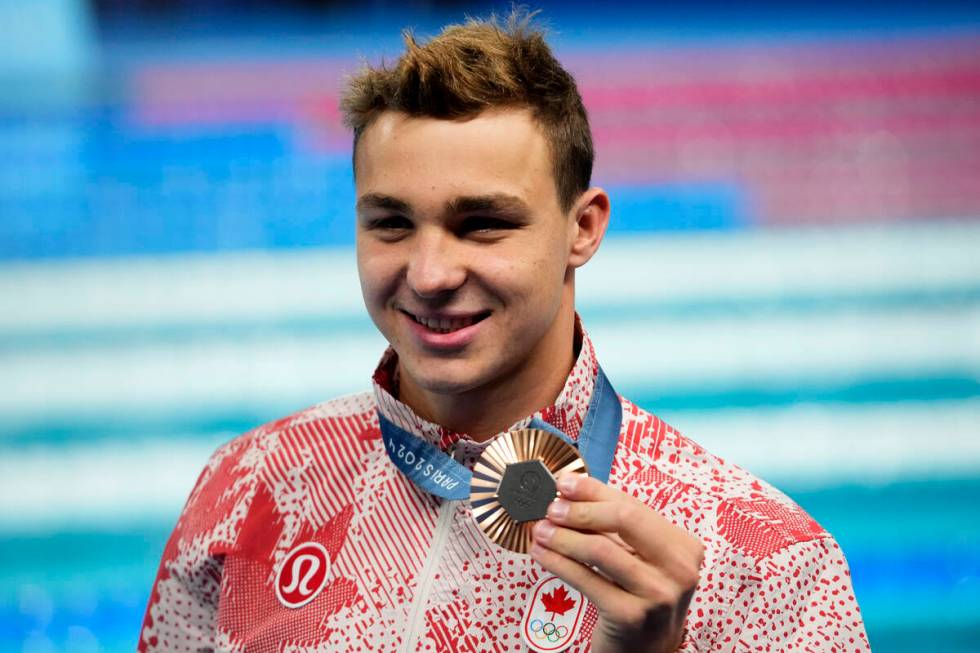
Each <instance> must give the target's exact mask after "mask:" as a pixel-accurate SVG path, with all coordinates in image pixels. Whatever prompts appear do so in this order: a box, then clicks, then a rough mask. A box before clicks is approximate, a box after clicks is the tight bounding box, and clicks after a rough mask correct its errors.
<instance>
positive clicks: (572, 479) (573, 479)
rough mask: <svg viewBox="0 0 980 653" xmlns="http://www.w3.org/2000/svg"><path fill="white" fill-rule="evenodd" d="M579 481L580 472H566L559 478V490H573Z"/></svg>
mask: <svg viewBox="0 0 980 653" xmlns="http://www.w3.org/2000/svg"><path fill="white" fill-rule="evenodd" d="M577 482H578V474H565V475H564V476H562V477H561V478H559V479H558V491H559V492H572V491H574V490H575V484H576V483H577Z"/></svg>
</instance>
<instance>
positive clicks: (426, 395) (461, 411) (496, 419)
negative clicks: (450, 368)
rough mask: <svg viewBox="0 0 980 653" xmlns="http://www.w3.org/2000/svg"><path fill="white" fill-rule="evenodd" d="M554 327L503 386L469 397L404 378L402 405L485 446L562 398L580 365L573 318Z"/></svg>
mask: <svg viewBox="0 0 980 653" xmlns="http://www.w3.org/2000/svg"><path fill="white" fill-rule="evenodd" d="M565 313H567V315H566V314H565ZM554 326H555V328H554V329H552V330H551V332H550V333H549V334H548V335H547V336H546V337H545V338H544V339H542V341H541V342H539V343H538V345H537V346H536V347H535V349H534V350H533V351H532V352H531V353H530V355H529V356H528V357H527V358H526V359H525V360H524V361H522V363H521V364H520V366H519V367H518V368H517V369H514V370H511V371H510V372H509V373H507V374H506V375H505V377H506V378H505V379H504V380H502V381H498V382H496V383H491V384H487V385H485V386H481V387H479V388H474V389H472V390H469V391H466V392H461V393H454V394H441V393H435V392H429V391H427V390H425V389H424V388H422V387H420V386H419V385H418V384H416V383H414V382H413V381H412V380H411V379H410V378H408V376H407V375H404V376H403V377H402V381H401V387H400V396H399V399H400V400H401V401H402V402H403V403H405V404H406V405H408V406H410V407H411V408H412V409H413V410H414V411H415V412H416V414H418V415H419V416H420V417H422V418H424V419H426V420H428V421H430V422H435V423H436V424H439V425H440V426H443V427H445V428H447V429H450V430H451V431H454V432H456V433H466V434H467V435H468V436H470V437H471V438H472V439H473V440H475V441H477V442H484V441H486V440H488V439H490V438H491V437H493V436H494V435H496V434H497V433H500V432H501V431H503V430H505V429H507V428H509V427H510V426H511V425H512V424H514V423H515V422H517V421H519V420H521V419H524V418H525V417H527V416H528V415H531V414H533V413H534V412H536V411H538V410H540V409H542V408H544V407H545V406H549V405H551V404H553V403H554V402H555V399H556V398H557V397H558V395H559V394H560V393H561V390H562V388H563V387H564V386H565V382H566V380H567V379H568V374H569V372H571V370H572V366H573V365H574V364H575V351H574V338H575V315H574V312H572V311H562V312H560V313H559V316H558V318H557V321H556V324H555V325H554Z"/></svg>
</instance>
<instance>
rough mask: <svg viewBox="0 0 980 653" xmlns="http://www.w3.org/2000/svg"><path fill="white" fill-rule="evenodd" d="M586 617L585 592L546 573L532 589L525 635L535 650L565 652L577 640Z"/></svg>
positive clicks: (548, 652)
mask: <svg viewBox="0 0 980 653" xmlns="http://www.w3.org/2000/svg"><path fill="white" fill-rule="evenodd" d="M584 618H585V598H584V597H583V596H582V593H581V592H579V591H578V590H577V589H575V588H574V587H572V586H571V585H569V584H567V583H565V582H564V581H563V580H562V579H560V578H558V577H557V576H544V577H543V578H542V579H541V580H539V581H538V583H537V584H536V585H535V586H534V588H533V589H532V590H531V594H530V599H529V600H528V604H527V607H526V608H525V609H524V619H523V620H522V621H521V634H522V635H523V636H524V641H525V642H526V643H527V645H528V646H529V647H530V648H531V650H532V651H537V653H551V652H553V651H561V650H563V649H565V648H567V647H568V645H569V644H571V643H572V641H574V640H575V637H576V636H577V635H578V631H579V628H580V627H581V625H582V620H583V619H584Z"/></svg>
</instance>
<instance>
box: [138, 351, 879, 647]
mask: <svg viewBox="0 0 980 653" xmlns="http://www.w3.org/2000/svg"><path fill="white" fill-rule="evenodd" d="M395 362H396V358H395V354H394V353H393V352H392V351H389V352H387V353H386V354H385V356H384V358H383V359H382V362H381V364H380V366H379V367H378V369H377V371H376V372H375V375H374V391H373V393H372V392H365V393H362V394H357V395H352V396H348V397H343V398H340V399H336V400H333V401H328V402H326V403H323V404H320V405H317V406H314V407H312V408H310V409H307V410H305V411H302V412H300V413H298V414H296V415H293V416H290V417H287V418H284V419H281V420H279V421H276V422H273V423H270V424H266V425H264V426H262V427H259V428H258V429H255V430H254V431H251V432H249V433H247V434H245V435H242V436H240V437H238V438H236V439H235V440H233V441H231V442H230V443H228V444H226V445H224V446H222V447H220V448H219V449H218V450H217V451H216V452H215V454H214V455H213V456H212V457H211V459H210V461H209V462H208V464H207V466H206V468H205V469H204V471H203V473H202V474H201V476H200V478H199V479H198V482H197V484H196V485H195V487H194V489H193V491H192V492H191V495H190V498H189V499H188V501H187V505H186V506H185V508H184V511H183V513H182V515H181V516H180V519H179V521H178V522H177V526H176V528H175V530H174V532H173V534H172V536H171V538H170V540H169V542H168V544H167V546H166V549H165V551H164V554H163V559H162V561H161V564H160V569H159V573H158V576H157V579H156V582H155V584H154V587H153V591H152V594H151V597H150V602H149V605H148V606H147V610H146V617H145V620H144V623H143V627H142V631H141V633H140V642H139V650H140V651H202V650H214V651H248V652H250V653H252V652H255V653H261V652H266V651H294V652H301V651H302V652H307V651H309V652H312V651H351V652H353V651H525V650H528V647H527V645H526V644H525V642H524V639H523V638H522V634H521V621H522V618H523V617H524V613H525V610H526V609H527V606H528V595H529V594H530V592H531V590H532V588H534V587H535V585H536V584H537V583H538V582H539V581H542V580H543V579H544V577H545V573H546V572H544V570H543V569H542V568H541V567H540V566H539V565H538V564H537V563H535V562H534V561H532V560H531V558H530V557H529V556H526V555H519V554H515V553H511V552H509V551H507V550H505V549H502V548H500V547H499V546H497V545H496V544H494V543H492V542H490V541H489V540H488V539H487V537H486V536H485V535H484V534H483V531H481V530H480V528H479V527H478V526H477V525H476V523H475V521H474V520H473V518H472V516H471V514H470V510H469V506H468V504H467V502H465V501H446V500H442V499H439V498H437V497H434V496H432V495H430V494H427V493H425V492H424V491H422V490H421V489H420V488H418V487H417V486H415V485H414V484H413V483H412V482H411V481H410V480H408V479H407V478H406V477H405V476H404V475H402V474H401V473H400V472H399V471H398V470H397V469H396V468H395V466H394V465H393V463H392V462H391V460H390V459H389V458H388V456H387V454H386V452H385V450H384V447H383V443H382V440H381V434H380V431H379V428H378V417H377V411H379V410H380V411H382V412H383V413H384V415H385V417H387V418H388V419H389V420H391V421H392V422H393V423H395V424H397V425H398V426H401V427H402V428H404V429H406V430H408V431H410V432H411V433H413V434H414V435H416V436H417V437H420V438H425V439H426V440H428V441H429V442H431V443H432V444H434V445H436V446H438V447H440V448H441V449H442V450H444V451H446V452H448V453H450V454H451V455H453V456H454V457H455V458H456V459H457V460H459V461H460V462H462V463H463V464H465V465H469V466H472V464H473V463H474V462H475V460H476V459H477V458H478V457H479V454H480V453H481V452H482V450H483V449H484V448H485V447H486V446H487V443H483V444H478V443H475V442H473V441H472V440H470V439H467V438H466V437H465V436H462V435H460V434H457V433H451V432H449V431H447V430H446V429H443V428H441V427H439V426H438V425H436V424H432V423H430V422H426V421H424V420H422V419H421V418H419V417H418V416H417V415H415V413H414V412H413V411H412V410H411V409H410V408H408V407H407V406H406V405H404V404H402V403H401V402H399V401H398V400H397V399H395V397H394V396H393V394H392V391H393V389H394V385H395V383H396V381H397V379H396V378H395V374H394V370H395ZM597 370H598V364H597V361H596V357H595V352H594V350H593V346H592V343H591V342H590V341H589V339H588V336H586V335H584V334H583V336H582V344H581V348H580V353H579V356H578V359H577V360H576V362H575V365H574V367H573V369H572V372H571V373H570V375H569V377H568V380H567V382H566V384H565V387H564V389H563V390H562V392H561V394H560V395H559V397H558V398H557V400H556V402H555V403H554V404H553V405H552V406H550V407H548V408H546V409H544V410H542V411H540V412H538V413H536V414H535V415H531V416H528V418H526V419H525V420H522V421H521V422H519V423H517V424H515V425H514V426H513V428H523V427H525V426H526V425H527V424H528V422H529V421H530V420H531V419H532V418H533V417H538V418H540V419H543V420H544V421H546V422H548V423H550V424H552V425H554V426H555V427H557V428H558V429H561V430H562V431H563V432H565V433H566V434H568V435H569V436H570V437H571V438H572V439H573V440H574V439H576V438H577V437H578V433H579V429H580V428H581V425H582V420H583V418H584V416H585V413H586V410H587V408H588V405H589V401H590V398H591V393H592V390H593V385H594V380H595V376H596V374H597ZM613 382H614V383H615V379H613ZM620 401H621V404H622V409H623V422H622V427H621V430H620V440H619V444H618V446H617V449H616V454H615V459H614V461H613V467H612V471H611V474H610V477H609V483H610V484H611V485H613V486H615V487H618V488H619V489H621V490H623V491H624V492H626V493H628V494H631V495H632V496H635V497H637V498H639V499H640V500H642V501H643V502H644V503H646V504H647V505H648V506H650V507H651V508H653V509H655V510H657V511H658V512H659V513H660V514H662V515H664V516H665V517H666V518H667V519H669V520H670V521H672V522H673V523H675V524H677V525H678V526H680V527H682V528H684V529H686V530H688V531H689V532H691V533H693V534H694V535H696V536H697V537H698V538H699V539H700V540H701V541H702V542H703V543H704V545H705V547H706V552H705V560H704V565H703V568H702V571H701V580H700V583H699V585H698V588H697V591H696V592H695V595H694V598H693V600H692V603H691V607H690V611H689V613H688V619H687V633H686V638H685V641H684V645H683V647H682V649H681V650H683V651H685V652H688V651H690V652H693V651H849V652H855V651H857V652H860V651H868V650H869V647H868V643H867V639H866V636H865V633H864V626H863V624H862V620H861V614H860V610H859V608H858V605H857V602H856V600H855V598H854V592H853V590H852V587H851V579H850V573H849V571H848V567H847V562H846V561H845V559H844V555H843V553H842V552H841V550H840V548H839V547H838V545H837V543H836V542H835V541H834V539H833V538H832V537H831V536H830V535H829V534H828V533H827V532H825V531H824V530H823V529H822V528H821V527H820V526H819V525H818V524H817V523H816V522H815V521H814V520H813V519H811V518H810V517H809V516H808V515H807V514H806V513H805V512H804V511H803V510H802V509H800V508H799V507H798V506H797V505H795V504H794V503H793V502H792V501H791V500H790V499H788V498H787V497H786V496H785V495H783V494H781V493H780V492H779V491H778V490H776V489H774V488H773V487H771V486H769V485H768V484H766V483H765V482H763V481H761V480H759V479H757V478H755V477H754V476H753V475H752V474H750V473H748V472H746V471H744V470H742V469H740V468H739V467H737V466H735V465H732V464H729V463H727V462H725V461H723V460H721V459H719V458H717V457H716V456H713V455H711V454H710V453H708V452H707V451H705V450H704V449H703V448H701V447H700V446H698V445H697V444H696V443H695V442H693V441H692V440H689V439H687V438H685V437H683V436H681V435H680V434H678V433H677V432H676V431H675V430H673V429H672V428H671V427H669V426H667V425H666V424H665V423H663V422H662V421H661V420H660V419H658V418H657V417H655V416H654V415H651V414H650V413H648V412H645V411H643V410H641V409H640V408H638V407H637V406H635V405H634V404H632V403H631V402H629V401H628V400H626V399H624V398H620ZM309 543H312V544H309ZM298 545H306V547H307V549H306V550H309V547H314V548H316V549H317V550H319V551H322V552H323V555H324V556H325V557H324V559H322V560H323V562H324V563H326V564H325V568H326V569H327V575H325V576H323V575H322V572H321V577H320V578H321V580H320V583H322V584H320V585H319V587H320V588H322V589H319V591H318V592H317V593H316V594H315V596H314V597H313V598H312V599H308V602H307V603H305V604H303V605H300V606H299V607H289V606H288V605H287V603H288V602H284V600H283V596H284V595H283V594H282V588H283V587H284V584H282V583H280V584H278V585H277V583H279V581H280V580H281V578H282V577H281V574H282V573H283V566H284V565H285V563H286V562H287V558H288V559H289V561H290V562H291V563H292V562H295V560H296V558H297V556H296V555H295V554H292V555H291V553H292V552H294V551H297V552H299V551H298V550H297V546H298ZM300 548H302V547H300ZM326 558H329V559H328V560H327V559H326ZM315 564H316V563H314V565H315ZM309 568H310V567H309V565H308V566H307V570H309ZM310 577H311V578H312V576H310ZM308 580H309V578H304V580H303V582H304V584H306V582H307V581H308ZM314 582H315V581H314ZM292 586H293V587H296V586H297V583H296V582H294V583H293V584H292ZM303 589H304V588H303V587H300V590H303ZM305 589H309V588H305ZM583 615H584V616H583V617H582V619H581V625H580V627H579V629H578V631H577V636H576V637H575V638H574V639H573V641H572V642H571V644H570V645H569V646H567V648H566V649H565V650H567V651H588V650H589V648H590V646H589V641H590V638H591V634H592V630H593V627H594V625H595V623H596V619H597V614H596V610H595V608H594V607H593V606H591V605H588V606H587V609H586V610H585V611H584V613H583Z"/></svg>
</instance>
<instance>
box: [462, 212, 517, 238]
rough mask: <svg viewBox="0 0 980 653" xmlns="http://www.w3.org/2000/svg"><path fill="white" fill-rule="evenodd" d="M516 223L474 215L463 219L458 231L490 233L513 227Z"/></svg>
mask: <svg viewBox="0 0 980 653" xmlns="http://www.w3.org/2000/svg"><path fill="white" fill-rule="evenodd" d="M514 228H516V225H515V224H514V223H513V222H510V221H508V220H503V219H501V218H492V217H487V216H474V217H471V218H466V219H465V220H463V224H462V225H460V231H461V232H462V233H464V234H469V233H490V232H493V231H501V230H505V229H514Z"/></svg>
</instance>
